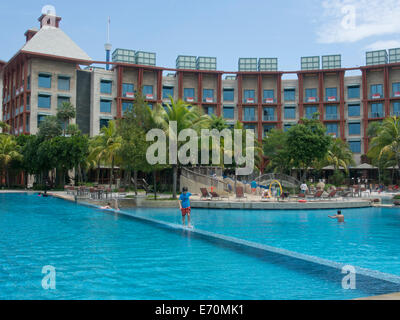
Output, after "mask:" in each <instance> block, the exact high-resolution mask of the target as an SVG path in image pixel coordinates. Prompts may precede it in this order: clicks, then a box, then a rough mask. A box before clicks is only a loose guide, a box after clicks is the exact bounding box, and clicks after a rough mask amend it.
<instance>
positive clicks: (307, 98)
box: [304, 97, 319, 103]
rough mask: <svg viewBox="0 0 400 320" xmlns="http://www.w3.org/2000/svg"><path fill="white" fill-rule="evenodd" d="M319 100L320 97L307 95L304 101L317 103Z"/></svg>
mask: <svg viewBox="0 0 400 320" xmlns="http://www.w3.org/2000/svg"><path fill="white" fill-rule="evenodd" d="M318 101H319V99H318V97H306V98H304V102H305V103H315V102H318Z"/></svg>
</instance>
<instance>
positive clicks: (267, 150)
mask: <svg viewBox="0 0 400 320" xmlns="http://www.w3.org/2000/svg"><path fill="white" fill-rule="evenodd" d="M287 138H288V135H287V132H284V131H282V130H280V129H272V130H271V131H270V132H269V133H268V136H266V137H265V138H264V139H263V154H264V156H265V157H267V158H268V165H267V167H266V168H267V170H271V171H274V172H278V173H288V172H289V171H290V168H291V166H292V158H291V157H290V154H289V153H288V152H287Z"/></svg>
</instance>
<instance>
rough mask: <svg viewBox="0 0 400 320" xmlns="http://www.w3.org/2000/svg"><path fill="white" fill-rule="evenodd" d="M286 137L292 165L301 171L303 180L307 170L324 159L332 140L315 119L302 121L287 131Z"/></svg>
mask: <svg viewBox="0 0 400 320" xmlns="http://www.w3.org/2000/svg"><path fill="white" fill-rule="evenodd" d="M287 135H288V136H287V152H288V153H289V154H290V156H291V158H292V161H293V165H294V166H295V167H297V168H300V169H301V170H302V171H303V174H302V180H304V179H305V177H306V174H307V168H308V167H310V166H311V165H312V164H313V163H318V162H320V161H321V160H322V159H324V158H325V157H326V155H327V153H328V150H329V146H330V143H331V139H332V138H331V137H329V136H328V135H327V134H326V128H325V127H324V125H323V124H322V123H321V122H320V121H319V120H317V119H302V122H301V123H299V124H297V125H295V126H292V127H291V128H290V129H289V130H288V131H287Z"/></svg>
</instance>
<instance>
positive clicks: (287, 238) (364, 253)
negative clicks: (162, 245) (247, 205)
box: [130, 208, 400, 276]
mask: <svg viewBox="0 0 400 320" xmlns="http://www.w3.org/2000/svg"><path fill="white" fill-rule="evenodd" d="M130 211H131V212H134V213H135V214H137V215H140V216H146V217H151V218H154V219H157V220H162V221H167V222H174V223H179V221H180V219H181V218H180V215H179V212H176V210H174V209H161V210H160V209H153V210H152V211H151V212H147V211H146V210H143V209H131V210H130ZM342 213H343V214H344V216H345V223H344V224H340V223H338V222H337V221H336V220H332V219H330V218H328V217H327V216H328V215H335V214H336V211H335V210H310V211H302V210H291V211H276V210H275V211H273V210H272V211H267V210H206V209H193V212H192V220H193V224H194V225H195V227H196V229H202V230H207V231H211V232H215V233H218V234H223V235H229V236H234V237H237V238H240V239H245V240H249V241H255V242H257V243H262V244H266V245H270V246H274V247H278V248H282V249H287V250H291V251H295V252H299V253H303V254H307V255H312V256H316V257H319V258H324V259H329V260H333V261H336V262H341V263H345V264H351V265H356V266H359V267H364V268H368V269H373V270H377V271H381V272H386V273H391V274H395V275H399V276H400V237H399V232H400V209H397V208H363V209H346V210H342Z"/></svg>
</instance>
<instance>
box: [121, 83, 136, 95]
mask: <svg viewBox="0 0 400 320" xmlns="http://www.w3.org/2000/svg"><path fill="white" fill-rule="evenodd" d="M134 89H135V86H134V85H133V83H123V84H122V96H123V97H129V98H133V97H134V92H135V90H134ZM127 94H128V95H127Z"/></svg>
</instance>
